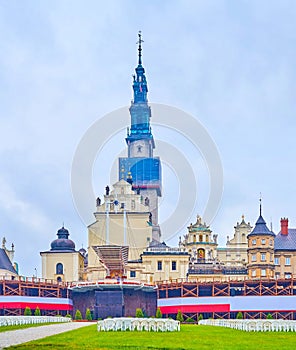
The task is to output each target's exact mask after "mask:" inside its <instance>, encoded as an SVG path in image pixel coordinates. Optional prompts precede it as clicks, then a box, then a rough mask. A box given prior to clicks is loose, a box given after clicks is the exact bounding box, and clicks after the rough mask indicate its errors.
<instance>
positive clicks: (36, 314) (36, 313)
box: [34, 306, 41, 316]
mask: <svg viewBox="0 0 296 350" xmlns="http://www.w3.org/2000/svg"><path fill="white" fill-rule="evenodd" d="M34 316H41V312H40V309H39V306H37V307H36V309H35V311H34Z"/></svg>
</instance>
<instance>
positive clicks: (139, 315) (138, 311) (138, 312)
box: [136, 308, 144, 318]
mask: <svg viewBox="0 0 296 350" xmlns="http://www.w3.org/2000/svg"><path fill="white" fill-rule="evenodd" d="M136 317H138V318H142V317H144V313H143V310H142V309H140V308H137V309H136Z"/></svg>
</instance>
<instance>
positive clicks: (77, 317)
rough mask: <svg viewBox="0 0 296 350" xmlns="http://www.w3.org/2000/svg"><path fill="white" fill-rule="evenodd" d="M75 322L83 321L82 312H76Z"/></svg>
mask: <svg viewBox="0 0 296 350" xmlns="http://www.w3.org/2000/svg"><path fill="white" fill-rule="evenodd" d="M75 320H82V315H81V312H80V310H76V313H75Z"/></svg>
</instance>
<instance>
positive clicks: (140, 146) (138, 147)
mask: <svg viewBox="0 0 296 350" xmlns="http://www.w3.org/2000/svg"><path fill="white" fill-rule="evenodd" d="M144 148H145V145H144V143H143V142H141V141H136V142H135V143H134V152H135V153H136V154H139V155H140V154H142V153H143V152H144V151H145V149H144Z"/></svg>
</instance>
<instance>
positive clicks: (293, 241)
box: [274, 228, 296, 250]
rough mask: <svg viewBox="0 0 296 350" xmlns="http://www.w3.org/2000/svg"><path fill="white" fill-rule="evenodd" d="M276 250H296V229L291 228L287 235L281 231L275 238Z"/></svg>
mask: <svg viewBox="0 0 296 350" xmlns="http://www.w3.org/2000/svg"><path fill="white" fill-rule="evenodd" d="M274 250H296V229H295V228H289V229H288V234H287V235H282V233H281V232H279V233H278V234H277V235H276V236H275V239H274Z"/></svg>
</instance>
